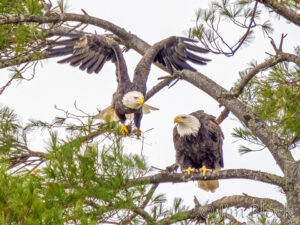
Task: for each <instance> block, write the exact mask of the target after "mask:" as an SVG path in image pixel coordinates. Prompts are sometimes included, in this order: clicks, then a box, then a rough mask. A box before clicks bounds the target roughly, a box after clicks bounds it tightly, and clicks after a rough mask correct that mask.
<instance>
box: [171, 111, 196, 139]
mask: <svg viewBox="0 0 300 225" xmlns="http://www.w3.org/2000/svg"><path fill="white" fill-rule="evenodd" d="M174 123H177V126H176V127H177V132H178V134H179V136H180V137H182V136H186V135H194V136H196V135H197V134H198V131H199V128H200V126H201V124H200V121H199V120H198V119H197V118H196V117H195V116H192V115H186V114H180V115H178V116H176V117H175V118H174Z"/></svg>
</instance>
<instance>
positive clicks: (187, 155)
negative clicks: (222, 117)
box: [173, 110, 224, 192]
mask: <svg viewBox="0 0 300 225" xmlns="http://www.w3.org/2000/svg"><path fill="white" fill-rule="evenodd" d="M174 123H177V124H176V126H175V127H174V129H173V142H174V146H175V149H176V163H177V164H179V165H180V167H181V171H182V172H188V173H190V172H191V171H195V170H196V171H199V172H203V175H204V176H205V173H206V172H207V171H212V170H213V169H214V170H219V169H220V168H222V167H223V166H224V162H223V150H222V143H223V139H224V136H223V133H222V130H221V128H220V126H219V125H218V124H217V123H216V118H215V117H214V116H212V115H209V114H206V113H205V112H204V111H203V110H199V111H196V112H193V113H191V114H189V115H185V114H181V115H178V116H176V117H175V118H174ZM198 186H199V187H200V188H202V189H204V190H206V191H211V192H214V191H215V189H217V188H218V187H219V182H218V180H208V181H199V182H198Z"/></svg>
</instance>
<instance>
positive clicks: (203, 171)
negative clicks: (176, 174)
mask: <svg viewBox="0 0 300 225" xmlns="http://www.w3.org/2000/svg"><path fill="white" fill-rule="evenodd" d="M199 171H200V172H202V175H203V176H205V174H206V172H212V169H207V168H206V167H205V166H202V167H201V168H200V169H199Z"/></svg>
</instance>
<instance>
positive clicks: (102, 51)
mask: <svg viewBox="0 0 300 225" xmlns="http://www.w3.org/2000/svg"><path fill="white" fill-rule="evenodd" d="M59 36H61V37H65V39H64V40H49V41H48V43H49V47H48V48H47V49H46V54H47V55H48V56H50V57H58V56H66V55H69V56H68V57H66V58H63V59H62V60H60V61H58V63H69V64H70V65H71V66H75V67H79V69H81V70H83V71H87V72H88V73H96V74H97V73H99V72H100V70H101V68H102V67H103V65H104V64H105V62H107V61H112V62H113V63H114V64H115V66H116V76H117V81H118V86H117V91H116V92H115V93H114V95H113V104H112V107H113V109H114V110H115V113H116V115H117V116H118V118H119V119H120V121H121V123H122V126H121V133H122V134H123V135H126V134H127V133H128V130H127V127H126V125H125V122H126V114H132V113H133V114H134V124H135V126H136V128H137V136H139V135H140V134H141V131H140V125H141V119H142V116H143V111H142V106H143V104H144V98H145V95H146V91H147V85H146V84H147V79H148V75H149V73H150V67H151V64H152V63H153V62H157V63H160V64H162V65H163V66H166V67H167V69H168V70H169V72H170V73H171V74H173V69H174V68H175V69H176V70H183V69H189V70H192V71H196V70H195V69H194V68H193V67H192V66H191V65H189V64H188V61H190V62H192V63H195V64H199V65H205V64H206V63H207V62H208V61H210V60H209V59H206V58H203V57H201V56H198V55H196V54H194V53H207V52H208V50H206V49H204V48H201V47H199V46H196V45H195V44H194V43H195V42H197V41H195V40H193V39H189V38H185V37H176V36H171V37H169V38H166V39H164V40H162V41H159V42H157V43H155V44H154V45H152V46H151V47H150V48H149V49H148V50H147V51H146V52H145V54H144V56H143V57H142V58H141V60H140V61H139V63H138V64H137V66H136V68H135V70H134V74H133V80H132V81H131V80H130V78H129V75H128V71H127V66H126V62H125V59H124V56H123V53H122V49H121V47H120V46H119V43H118V42H117V41H115V40H114V39H113V38H112V37H111V36H109V35H96V34H94V35H87V34H77V33H76V34H73V33H62V34H59ZM193 52H194V53H193Z"/></svg>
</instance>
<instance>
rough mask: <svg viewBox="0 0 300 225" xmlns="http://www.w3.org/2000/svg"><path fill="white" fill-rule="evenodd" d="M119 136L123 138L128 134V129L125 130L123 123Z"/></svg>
mask: <svg viewBox="0 0 300 225" xmlns="http://www.w3.org/2000/svg"><path fill="white" fill-rule="evenodd" d="M120 131H121V134H122V135H123V136H125V135H126V134H127V133H128V129H127V127H126V125H125V124H124V123H122V126H121V130H120Z"/></svg>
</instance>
